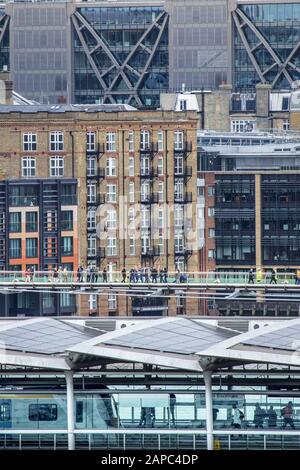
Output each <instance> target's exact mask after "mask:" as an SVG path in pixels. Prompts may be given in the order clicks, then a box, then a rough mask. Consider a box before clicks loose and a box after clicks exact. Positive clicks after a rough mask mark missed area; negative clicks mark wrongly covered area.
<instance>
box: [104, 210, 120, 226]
mask: <svg viewBox="0 0 300 470" xmlns="http://www.w3.org/2000/svg"><path fill="white" fill-rule="evenodd" d="M106 227H107V228H108V229H116V228H117V212H116V211H115V210H114V209H109V210H108V211H107V218H106Z"/></svg>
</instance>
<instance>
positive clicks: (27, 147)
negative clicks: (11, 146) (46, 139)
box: [23, 132, 37, 152]
mask: <svg viewBox="0 0 300 470" xmlns="http://www.w3.org/2000/svg"><path fill="white" fill-rule="evenodd" d="M36 137H37V136H36V134H35V133H34V132H26V133H25V134H23V151H24V152H35V151H36V145H37V138H36Z"/></svg>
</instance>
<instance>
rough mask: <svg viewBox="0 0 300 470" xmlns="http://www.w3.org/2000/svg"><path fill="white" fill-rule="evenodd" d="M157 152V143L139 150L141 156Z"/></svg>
mask: <svg viewBox="0 0 300 470" xmlns="http://www.w3.org/2000/svg"><path fill="white" fill-rule="evenodd" d="M157 152H158V143H157V142H151V143H150V144H149V145H144V146H143V147H141V148H140V153H142V154H148V155H151V154H154V153H157Z"/></svg>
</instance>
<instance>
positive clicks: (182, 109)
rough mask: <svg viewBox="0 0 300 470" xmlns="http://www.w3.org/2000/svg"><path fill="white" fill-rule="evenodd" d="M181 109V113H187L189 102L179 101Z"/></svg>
mask: <svg viewBox="0 0 300 470" xmlns="http://www.w3.org/2000/svg"><path fill="white" fill-rule="evenodd" d="M179 108H180V111H186V110H187V100H179Z"/></svg>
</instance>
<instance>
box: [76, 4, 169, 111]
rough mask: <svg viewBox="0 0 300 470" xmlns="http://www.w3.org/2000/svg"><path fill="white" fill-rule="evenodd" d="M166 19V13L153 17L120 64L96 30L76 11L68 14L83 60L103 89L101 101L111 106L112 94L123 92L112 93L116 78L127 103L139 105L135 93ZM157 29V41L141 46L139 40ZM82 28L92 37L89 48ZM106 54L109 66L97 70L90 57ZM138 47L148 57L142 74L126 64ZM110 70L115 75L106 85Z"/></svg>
mask: <svg viewBox="0 0 300 470" xmlns="http://www.w3.org/2000/svg"><path fill="white" fill-rule="evenodd" d="M168 19H169V15H168V13H167V12H162V13H160V14H159V15H158V16H157V18H156V19H155V20H154V21H153V23H152V24H151V25H149V27H148V28H147V29H146V31H145V32H144V33H143V34H142V36H141V37H140V39H139V40H138V42H137V43H136V44H135V45H134V47H133V48H132V50H131V51H130V52H129V54H128V56H127V57H126V59H125V60H124V61H123V62H122V63H120V62H119V60H118V59H117V58H116V57H115V55H114V54H113V52H112V51H111V50H110V48H109V46H108V44H107V43H106V42H105V41H104V40H103V38H102V37H101V36H100V35H99V34H98V33H97V31H95V30H94V28H93V27H92V26H91V25H90V23H89V22H88V21H87V20H86V19H85V18H84V17H83V16H82V15H81V14H80V13H79V12H78V11H76V12H75V13H74V14H73V15H72V23H73V25H74V28H75V31H76V32H77V34H78V37H79V40H80V42H81V45H82V47H83V50H84V52H85V54H86V56H87V59H88V61H89V63H90V65H91V67H92V69H93V71H94V73H95V75H96V78H97V80H98V81H99V83H100V84H101V86H102V88H103V90H104V98H106V99H109V100H110V101H111V102H112V103H113V102H114V98H113V96H114V95H118V94H124V93H125V92H120V91H118V90H115V89H114V87H115V85H116V83H117V82H118V80H119V79H120V78H123V80H124V82H125V84H126V86H127V88H128V92H127V93H125V94H128V95H129V97H128V100H127V103H129V102H130V100H131V99H132V98H135V100H136V101H137V103H138V104H139V105H141V106H142V102H141V100H140V97H139V95H138V90H139V86H140V84H141V83H142V81H143V79H144V77H145V75H146V73H147V71H148V68H149V66H150V65H151V62H152V60H153V57H154V55H155V53H156V51H157V48H158V46H159V42H160V40H161V37H162V34H163V32H164V31H165V29H166V26H167V24H168ZM154 28H158V29H159V34H158V36H157V39H156V41H155V43H154V44H153V45H152V46H151V48H150V47H149V46H145V45H144V44H143V41H144V40H145V38H146V37H147V35H148V34H149V33H150V32H151V31H152V30H153V29H154ZM84 29H86V30H87V31H88V32H89V34H91V36H92V37H93V39H94V40H95V46H94V47H92V48H90V47H89V46H88V44H87V42H86V40H85V37H84V35H83V33H82V31H83V30H84ZM99 48H101V50H102V51H103V52H104V53H105V54H106V55H107V57H108V58H109V59H110V61H111V63H112V65H111V66H110V67H109V68H108V69H107V70H105V71H100V70H99V68H98V66H97V64H96V62H95V60H94V58H93V54H94V53H95V52H96V51H97V50H98V49H99ZM139 48H141V49H143V50H144V51H145V52H146V53H147V54H149V58H148V59H147V62H146V65H145V67H144V68H143V70H142V71H139V70H136V69H135V68H134V67H133V66H132V65H129V61H130V60H131V59H132V57H133V56H134V54H135V53H136V52H137V51H138V49H139ZM125 69H128V70H129V71H130V72H131V73H133V74H134V75H135V76H136V77H137V83H136V84H135V85H134V84H132V83H131V81H130V80H129V78H128V77H127V75H126V73H125ZM112 70H116V76H115V77H114V78H113V80H112V82H111V84H110V85H109V86H107V85H106V83H105V81H104V77H105V75H106V74H108V73H109V72H111V71H112Z"/></svg>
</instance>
